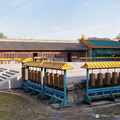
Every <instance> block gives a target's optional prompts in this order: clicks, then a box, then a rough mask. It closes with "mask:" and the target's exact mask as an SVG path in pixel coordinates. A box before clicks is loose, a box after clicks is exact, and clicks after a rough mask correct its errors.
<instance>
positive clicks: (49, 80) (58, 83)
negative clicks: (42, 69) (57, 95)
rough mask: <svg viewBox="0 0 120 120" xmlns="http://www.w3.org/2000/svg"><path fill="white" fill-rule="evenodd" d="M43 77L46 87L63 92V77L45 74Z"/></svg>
mask: <svg viewBox="0 0 120 120" xmlns="http://www.w3.org/2000/svg"><path fill="white" fill-rule="evenodd" d="M45 77H46V85H47V86H49V87H53V88H56V89H60V90H63V87H64V75H60V74H57V73H56V74H54V73H49V72H47V73H46V74H45Z"/></svg>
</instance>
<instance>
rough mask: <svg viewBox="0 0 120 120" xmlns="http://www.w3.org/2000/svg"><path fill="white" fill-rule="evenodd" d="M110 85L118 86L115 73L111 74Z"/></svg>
mask: <svg viewBox="0 0 120 120" xmlns="http://www.w3.org/2000/svg"><path fill="white" fill-rule="evenodd" d="M112 84H113V85H117V84H118V78H117V72H113V73H112Z"/></svg>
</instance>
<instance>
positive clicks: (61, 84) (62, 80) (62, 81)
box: [59, 75, 64, 89]
mask: <svg viewBox="0 0 120 120" xmlns="http://www.w3.org/2000/svg"><path fill="white" fill-rule="evenodd" d="M59 88H60V89H63V88H64V75H59Z"/></svg>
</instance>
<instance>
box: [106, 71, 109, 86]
mask: <svg viewBox="0 0 120 120" xmlns="http://www.w3.org/2000/svg"><path fill="white" fill-rule="evenodd" d="M105 85H110V73H108V72H107V73H105Z"/></svg>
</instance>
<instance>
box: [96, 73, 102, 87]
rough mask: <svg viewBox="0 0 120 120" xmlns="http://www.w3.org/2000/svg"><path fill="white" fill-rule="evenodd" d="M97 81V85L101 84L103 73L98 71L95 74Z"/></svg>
mask: <svg viewBox="0 0 120 120" xmlns="http://www.w3.org/2000/svg"><path fill="white" fill-rule="evenodd" d="M97 79H98V81H97V83H98V86H103V73H98V74H97Z"/></svg>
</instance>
